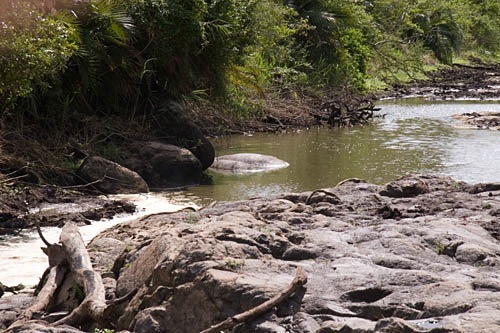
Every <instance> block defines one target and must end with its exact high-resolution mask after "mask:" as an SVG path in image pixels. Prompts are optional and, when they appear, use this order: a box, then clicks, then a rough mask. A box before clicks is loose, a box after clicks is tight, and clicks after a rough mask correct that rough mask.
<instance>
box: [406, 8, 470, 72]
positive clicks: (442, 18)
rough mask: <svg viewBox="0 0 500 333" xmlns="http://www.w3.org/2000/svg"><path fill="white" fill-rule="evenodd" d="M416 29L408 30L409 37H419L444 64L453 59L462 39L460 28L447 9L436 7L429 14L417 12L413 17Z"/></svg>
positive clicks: (449, 62)
mask: <svg viewBox="0 0 500 333" xmlns="http://www.w3.org/2000/svg"><path fill="white" fill-rule="evenodd" d="M412 22H413V23H415V25H416V29H413V30H410V31H409V37H410V38H415V39H421V40H422V41H423V45H424V46H425V47H427V48H429V49H431V50H432V51H433V52H434V55H435V56H436V58H437V59H439V60H440V61H441V62H443V63H445V64H451V63H452V61H453V52H458V51H459V50H460V46H461V43H462V39H463V33H462V29H461V28H460V27H459V25H458V24H457V22H455V20H454V17H453V14H452V13H451V12H450V11H449V10H445V9H438V10H436V11H434V12H432V13H431V14H430V15H427V14H423V13H420V14H417V15H415V16H414V17H413V19H412Z"/></svg>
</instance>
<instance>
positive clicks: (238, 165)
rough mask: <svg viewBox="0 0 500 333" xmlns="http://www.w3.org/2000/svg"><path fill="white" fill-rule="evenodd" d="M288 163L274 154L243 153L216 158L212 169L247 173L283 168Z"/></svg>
mask: <svg viewBox="0 0 500 333" xmlns="http://www.w3.org/2000/svg"><path fill="white" fill-rule="evenodd" d="M288 165H289V164H288V163H287V162H285V161H282V160H280V159H278V158H276V157H274V156H269V155H262V154H253V153H241V154H233V155H225V156H219V157H217V158H215V161H214V163H213V164H212V166H211V169H212V170H214V171H217V172H220V173H229V174H246V173H255V172H264V171H271V170H276V169H282V168H286V167H287V166H288Z"/></svg>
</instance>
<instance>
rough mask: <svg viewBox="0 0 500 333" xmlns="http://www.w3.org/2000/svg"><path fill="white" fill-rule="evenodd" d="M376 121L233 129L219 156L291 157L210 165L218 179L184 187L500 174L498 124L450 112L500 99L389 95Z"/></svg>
mask: <svg viewBox="0 0 500 333" xmlns="http://www.w3.org/2000/svg"><path fill="white" fill-rule="evenodd" d="M379 106H380V107H381V108H382V110H381V111H380V114H383V115H385V116H384V117H383V118H377V119H376V120H375V121H374V122H373V123H372V124H370V125H368V126H363V127H354V128H311V129H308V130H301V131H296V132H289V133H281V134H269V133H255V134H251V135H235V136H228V137H222V138H218V139H215V140H214V141H213V143H214V145H215V147H216V151H217V154H218V155H226V154H234V153H242V152H249V153H260V154H267V155H273V156H276V157H278V158H280V159H282V160H284V161H287V162H288V163H290V166H289V167H288V168H286V169H280V170H276V171H272V172H267V173H259V174H251V175H221V174H217V173H214V172H210V175H211V176H212V180H213V184H211V185H203V186H198V187H193V188H191V189H189V190H188V191H185V192H184V193H185V194H187V195H190V196H193V197H195V198H196V197H197V198H201V199H199V200H200V203H201V204H206V203H207V202H210V201H213V200H216V201H220V200H239V199H245V198H250V197H254V196H268V195H272V194H278V193H282V192H299V191H306V190H314V189H318V188H325V187H333V186H335V185H336V184H337V183H338V182H340V181H342V180H344V179H346V178H361V179H365V180H367V181H369V182H373V183H377V184H382V183H385V182H388V181H391V180H394V179H395V178H397V177H399V176H402V175H405V174H408V173H427V174H428V173H431V174H440V175H449V176H452V177H454V178H456V179H457V180H463V181H467V182H473V183H476V182H491V181H500V131H491V130H471V129H461V128H458V127H457V125H459V124H458V123H457V121H456V120H454V119H452V118H451V115H453V114H458V113H465V112H481V111H495V112H500V103H499V102H497V101H490V102H484V101H425V100H422V99H403V100H389V101H383V102H380V103H379Z"/></svg>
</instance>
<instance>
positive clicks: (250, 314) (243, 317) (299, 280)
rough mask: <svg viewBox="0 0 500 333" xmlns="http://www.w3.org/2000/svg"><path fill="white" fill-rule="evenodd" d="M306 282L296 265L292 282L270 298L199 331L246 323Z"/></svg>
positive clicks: (209, 332)
mask: <svg viewBox="0 0 500 333" xmlns="http://www.w3.org/2000/svg"><path fill="white" fill-rule="evenodd" d="M306 283H307V275H306V272H305V271H304V269H303V268H302V267H297V271H296V272H295V278H294V279H293V281H292V283H290V285H289V286H288V287H286V289H284V290H283V291H282V292H281V293H280V294H278V295H276V296H274V297H273V298H271V299H270V300H268V301H266V302H264V303H262V304H260V305H258V306H256V307H254V308H252V309H250V310H247V311H245V312H242V313H240V314H237V315H235V316H232V317H230V318H227V319H226V320H224V321H222V322H220V323H218V324H216V325H213V326H210V328H207V329H206V330H203V331H201V333H220V332H221V331H222V330H226V329H229V328H232V327H234V326H236V325H238V324H240V323H246V322H248V321H250V320H252V319H253V318H255V317H257V316H260V315H261V314H263V313H265V312H267V311H269V310H270V309H272V308H273V307H275V306H277V305H278V304H280V303H281V302H283V301H284V300H286V299H287V298H288V297H290V295H292V294H293V293H294V292H295V291H297V290H298V289H299V288H301V287H302V286H303V285H305V284H306Z"/></svg>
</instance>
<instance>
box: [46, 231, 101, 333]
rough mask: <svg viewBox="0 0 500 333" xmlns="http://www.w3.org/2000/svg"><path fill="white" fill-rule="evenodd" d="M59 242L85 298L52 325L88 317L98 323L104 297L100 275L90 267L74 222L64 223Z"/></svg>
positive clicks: (67, 323) (75, 322)
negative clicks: (79, 281) (80, 282)
mask: <svg viewBox="0 0 500 333" xmlns="http://www.w3.org/2000/svg"><path fill="white" fill-rule="evenodd" d="M59 241H60V243H61V245H62V247H63V249H64V252H65V253H66V256H67V260H68V264H69V266H70V269H71V271H73V272H74V273H76V275H77V276H78V278H79V279H80V280H81V281H82V282H83V288H84V291H85V298H84V300H83V301H82V303H80V305H79V306H78V307H77V308H76V309H74V310H73V311H72V312H71V313H70V314H69V315H68V316H66V317H64V318H62V319H60V320H58V321H56V322H55V323H54V325H63V324H66V325H74V324H77V323H82V322H83V321H84V320H85V319H87V318H88V317H90V318H92V319H93V320H94V321H96V322H98V323H102V322H104V321H105V310H106V307H107V305H106V299H105V295H106V293H105V290H104V284H103V283H102V279H101V275H99V273H96V272H95V271H94V270H93V268H92V263H91V262H90V256H89V254H88V252H87V249H86V248H85V243H84V242H83V239H82V236H81V235H80V232H79V231H78V227H77V226H76V224H74V223H66V224H65V225H64V227H63V229H62V232H61V237H60V240H59Z"/></svg>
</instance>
